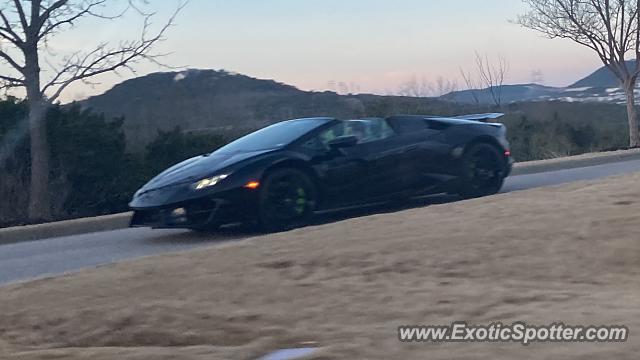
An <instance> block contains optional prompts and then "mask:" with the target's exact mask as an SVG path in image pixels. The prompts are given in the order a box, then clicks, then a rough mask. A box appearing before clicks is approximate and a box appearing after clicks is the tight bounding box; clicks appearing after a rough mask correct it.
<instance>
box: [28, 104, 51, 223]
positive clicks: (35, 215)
mask: <svg viewBox="0 0 640 360" xmlns="http://www.w3.org/2000/svg"><path fill="white" fill-rule="evenodd" d="M46 112H47V106H46V104H45V103H44V101H42V100H36V101H33V102H32V101H29V130H30V131H29V133H30V139H31V191H30V192H29V218H30V219H31V220H50V219H51V201H50V195H49V142H48V141H47V123H46V121H45V120H46V119H45V117H46Z"/></svg>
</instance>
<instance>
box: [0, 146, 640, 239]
mask: <svg viewBox="0 0 640 360" xmlns="http://www.w3.org/2000/svg"><path fill="white" fill-rule="evenodd" d="M631 160H640V149H634V150H624V151H614V152H609V153H597V154H584V155H577V156H571V157H564V158H557V159H549V160H537V161H527V162H522V163H516V164H515V165H514V167H513V171H512V173H511V175H512V176H517V175H530V174H537V173H543V172H547V171H555V170H567V169H575V168H581V167H587V166H595V165H603V164H608V163H612V162H621V161H631ZM132 214H133V213H132V212H126V213H120V214H114V215H105V216H98V217H92V218H83V219H74V220H66V221H58V222H52V223H46V224H38V225H26V226H16V227H10V228H5V229H0V245H4V244H11V243H17V242H23V241H34V240H40V239H47V238H54V237H61V236H71V235H79V234H87V233H94V232H100V231H111V230H119V229H125V228H128V227H129V222H130V221H131V216H132Z"/></svg>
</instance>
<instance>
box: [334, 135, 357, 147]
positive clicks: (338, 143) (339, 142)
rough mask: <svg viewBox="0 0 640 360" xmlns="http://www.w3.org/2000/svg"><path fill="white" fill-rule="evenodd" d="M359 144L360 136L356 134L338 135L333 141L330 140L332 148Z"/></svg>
mask: <svg viewBox="0 0 640 360" xmlns="http://www.w3.org/2000/svg"><path fill="white" fill-rule="evenodd" d="M357 144H358V137H357V136H354V135H346V136H340V137H337V138H335V139H333V140H331V141H329V144H328V145H329V147H330V148H332V149H342V148H348V147H352V146H356V145H357Z"/></svg>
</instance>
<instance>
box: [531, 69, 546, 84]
mask: <svg viewBox="0 0 640 360" xmlns="http://www.w3.org/2000/svg"><path fill="white" fill-rule="evenodd" d="M531 83H533V84H539V85H542V84H544V73H543V72H542V70H540V69H535V70H531Z"/></svg>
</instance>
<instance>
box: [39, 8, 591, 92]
mask: <svg viewBox="0 0 640 360" xmlns="http://www.w3.org/2000/svg"><path fill="white" fill-rule="evenodd" d="M113 1H115V2H116V3H114V5H112V6H113V9H118V6H120V5H118V4H117V2H118V1H121V0H113ZM177 1H178V0H150V7H151V8H153V9H154V10H155V11H157V14H156V17H155V25H156V26H159V25H161V23H162V22H163V21H166V19H167V18H168V17H169V15H170V14H171V12H172V11H173V9H174V8H175V6H176V4H177ZM107 10H111V8H110V9H107ZM525 10H526V9H525V7H524V5H522V3H521V2H520V1H518V0H481V1H480V0H457V1H442V0H393V1H391V0H233V1H229V0H190V1H189V3H188V5H187V6H186V7H185V8H184V9H183V11H182V12H181V13H180V14H179V16H178V18H177V20H176V26H174V27H172V28H171V29H170V31H169V32H168V34H167V39H166V41H164V42H163V43H161V44H159V45H158V46H157V48H156V52H157V53H170V54H168V55H167V56H166V57H164V58H163V59H162V62H164V63H166V64H169V65H171V66H173V67H175V68H177V69H182V68H201V69H226V70H229V71H233V72H238V73H242V74H246V75H249V76H253V77H258V78H263V79H275V80H277V81H279V82H284V83H288V84H291V85H294V86H296V87H298V88H300V89H303V90H327V89H333V88H335V85H334V84H336V83H339V82H343V83H346V84H350V87H351V88H352V89H354V90H357V91H358V92H372V93H393V92H396V91H397V90H398V89H399V88H400V87H401V86H402V85H403V84H405V83H407V82H408V81H410V80H411V79H412V78H418V79H425V80H426V81H429V82H435V81H436V79H438V78H443V79H446V80H450V81H456V82H458V83H459V85H460V87H462V80H461V77H460V69H461V68H462V69H465V70H472V69H473V66H474V56H475V55H474V54H475V52H476V51H477V52H479V53H481V54H486V55H487V56H489V58H490V59H495V58H497V57H498V56H502V57H504V58H505V59H506V60H507V62H508V63H509V73H508V77H507V82H508V83H530V82H532V79H533V78H532V72H533V71H536V70H539V71H540V72H541V73H542V74H543V76H542V78H543V83H544V84H545V85H551V86H566V85H569V84H571V83H573V82H575V81H576V80H578V79H580V78H581V77H584V76H586V75H588V74H590V73H591V72H593V71H594V70H595V69H597V68H598V67H599V66H600V63H599V60H598V58H597V56H596V55H595V54H593V53H592V52H591V50H589V49H586V48H584V47H582V46H580V45H577V44H574V43H573V42H571V41H570V40H562V39H553V40H551V39H548V38H545V37H543V36H542V35H540V34H538V33H536V32H533V31H531V30H528V29H523V28H521V27H520V26H519V25H516V24H514V23H513V22H512V21H510V20H515V19H516V18H517V16H518V14H522V13H523V12H524V11H525ZM114 11H115V10H114ZM141 24H142V21H141V19H140V18H139V17H136V16H133V15H129V16H126V17H125V18H124V19H121V20H104V19H85V20H83V21H81V22H79V23H78V24H77V25H76V27H75V29H72V30H70V31H67V32H64V33H61V34H60V35H58V36H57V37H56V38H54V39H52V41H51V42H50V47H51V49H50V50H49V51H48V52H47V53H48V54H49V55H48V56H50V57H52V61H53V62H54V63H55V59H56V57H58V58H59V57H60V56H62V55H64V54H65V53H69V52H71V51H76V50H89V49H91V46H92V45H95V44H96V43H98V42H101V41H111V42H115V41H118V40H125V39H135V38H136V37H137V36H138V35H139V32H140V28H141ZM51 55H53V56H51ZM136 70H137V74H132V73H130V72H126V71H125V72H122V73H121V74H119V75H115V74H108V75H102V76H100V77H98V78H96V79H95V80H94V81H95V82H98V84H91V85H90V84H82V83H79V84H76V85H74V86H72V87H70V88H69V89H68V90H67V91H66V93H65V94H63V97H62V100H63V101H70V100H74V99H81V98H85V97H87V96H90V95H94V94H99V93H102V92H104V91H105V90H107V89H109V88H111V87H112V86H113V85H115V84H117V83H119V82H121V81H123V80H125V79H128V78H131V77H135V76H140V75H144V74H147V73H150V72H157V71H174V70H172V69H167V68H162V67H159V66H158V65H156V64H152V63H140V64H137V65H136Z"/></svg>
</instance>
